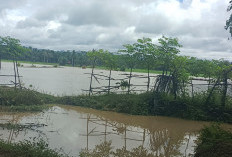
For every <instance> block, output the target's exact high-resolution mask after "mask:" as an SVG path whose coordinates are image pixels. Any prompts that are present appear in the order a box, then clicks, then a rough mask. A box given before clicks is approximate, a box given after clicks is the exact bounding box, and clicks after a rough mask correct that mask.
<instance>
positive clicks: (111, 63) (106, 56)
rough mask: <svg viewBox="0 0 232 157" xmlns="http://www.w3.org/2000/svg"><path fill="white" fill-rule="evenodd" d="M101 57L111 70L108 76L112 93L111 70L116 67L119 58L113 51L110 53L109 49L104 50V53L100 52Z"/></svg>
mask: <svg viewBox="0 0 232 157" xmlns="http://www.w3.org/2000/svg"><path fill="white" fill-rule="evenodd" d="M100 58H101V60H102V62H103V64H104V66H106V67H107V68H108V69H109V70H110V72H109V76H108V82H109V83H108V94H109V93H110V88H111V87H110V85H111V72H112V69H114V68H116V66H117V58H116V56H115V55H113V54H112V53H110V52H109V51H106V50H105V51H104V50H102V53H100Z"/></svg>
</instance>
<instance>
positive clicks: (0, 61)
mask: <svg viewBox="0 0 232 157" xmlns="http://www.w3.org/2000/svg"><path fill="white" fill-rule="evenodd" d="M1 69H2V55H1V54H0V70H1Z"/></svg>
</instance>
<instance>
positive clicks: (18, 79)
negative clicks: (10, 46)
mask: <svg viewBox="0 0 232 157" xmlns="http://www.w3.org/2000/svg"><path fill="white" fill-rule="evenodd" d="M15 63H16V70H17V71H16V72H17V76H18V82H19V88H20V89H22V86H21V81H20V76H19V69H18V61H17V60H16V62H15Z"/></svg>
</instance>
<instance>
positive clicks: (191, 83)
mask: <svg viewBox="0 0 232 157" xmlns="http://www.w3.org/2000/svg"><path fill="white" fill-rule="evenodd" d="M191 86H192V98H194V90H193V79H191Z"/></svg>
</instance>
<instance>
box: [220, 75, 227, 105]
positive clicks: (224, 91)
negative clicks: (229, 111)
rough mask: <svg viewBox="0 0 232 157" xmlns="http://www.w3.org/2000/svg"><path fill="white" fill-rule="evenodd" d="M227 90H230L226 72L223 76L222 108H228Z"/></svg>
mask: <svg viewBox="0 0 232 157" xmlns="http://www.w3.org/2000/svg"><path fill="white" fill-rule="evenodd" d="M227 88H228V75H227V72H225V73H224V76H223V88H222V99H221V103H222V107H225V106H226V95H227Z"/></svg>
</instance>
